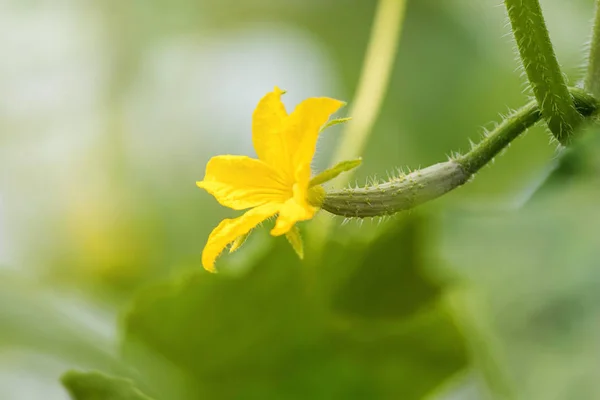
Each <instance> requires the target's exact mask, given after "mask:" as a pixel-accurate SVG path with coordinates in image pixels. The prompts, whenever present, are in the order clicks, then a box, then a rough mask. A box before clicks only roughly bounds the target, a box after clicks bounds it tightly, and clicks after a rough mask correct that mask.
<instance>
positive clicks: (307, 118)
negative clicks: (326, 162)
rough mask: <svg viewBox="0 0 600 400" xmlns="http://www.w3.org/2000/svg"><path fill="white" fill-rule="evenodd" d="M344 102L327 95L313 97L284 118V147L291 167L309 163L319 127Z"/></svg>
mask: <svg viewBox="0 0 600 400" xmlns="http://www.w3.org/2000/svg"><path fill="white" fill-rule="evenodd" d="M344 104H345V103H344V102H343V101H339V100H335V99H331V98H328V97H313V98H309V99H306V100H304V101H303V102H302V103H300V104H298V106H297V107H296V109H295V110H294V111H293V112H292V113H291V114H290V116H289V117H288V119H287V120H286V126H285V135H286V142H287V143H286V147H287V148H288V149H290V152H291V153H290V155H291V161H292V168H293V169H295V168H297V167H298V166H299V165H301V164H304V163H309V164H310V162H311V161H312V158H313V156H314V154H315V149H316V146H317V139H318V137H319V132H320V131H321V127H322V126H323V125H325V123H327V120H328V119H329V117H330V116H331V115H332V114H333V113H335V112H336V111H337V110H338V109H339V108H340V107H342V106H343V105H344Z"/></svg>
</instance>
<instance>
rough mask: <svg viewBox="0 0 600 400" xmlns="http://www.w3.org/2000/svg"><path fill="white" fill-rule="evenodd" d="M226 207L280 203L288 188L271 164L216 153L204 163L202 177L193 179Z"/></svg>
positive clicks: (237, 208) (286, 194)
mask: <svg viewBox="0 0 600 400" xmlns="http://www.w3.org/2000/svg"><path fill="white" fill-rule="evenodd" d="M196 184H197V185H198V187H200V188H202V189H206V191H207V192H209V193H210V194H212V195H213V196H215V198H216V199H217V201H218V202H219V203H221V204H222V205H224V206H225V207H229V208H233V209H234V210H243V209H246V208H251V207H256V206H260V205H262V204H265V203H268V202H277V203H282V202H284V201H285V199H287V198H289V197H290V195H291V193H290V188H289V187H288V186H286V185H284V184H283V178H281V176H280V175H279V174H278V173H277V171H275V170H274V169H273V168H272V167H271V166H269V165H268V164H265V163H264V162H262V161H260V160H256V159H254V158H250V157H245V156H217V157H213V158H211V159H210V161H209V162H208V164H207V165H206V174H205V176H204V180H203V181H201V182H196Z"/></svg>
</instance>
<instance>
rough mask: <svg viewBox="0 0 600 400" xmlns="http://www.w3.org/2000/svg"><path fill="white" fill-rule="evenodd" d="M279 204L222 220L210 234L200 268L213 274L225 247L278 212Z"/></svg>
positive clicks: (257, 208)
mask: <svg viewBox="0 0 600 400" xmlns="http://www.w3.org/2000/svg"><path fill="white" fill-rule="evenodd" d="M280 206H281V205H280V204H265V205H262V206H260V207H256V208H253V209H251V210H249V211H248V212H246V213H245V214H244V215H242V216H241V217H238V218H234V219H224V220H223V221H221V223H220V224H219V225H218V226H217V227H216V228H215V229H214V230H213V231H212V232H211V234H210V236H209V237H208V242H207V243H206V246H204V250H203V251H202V266H203V267H204V268H205V269H206V270H207V271H210V272H214V271H215V268H214V264H215V260H216V259H217V257H218V256H219V254H221V252H222V251H223V249H225V247H227V245H228V244H229V243H231V242H233V241H234V240H235V239H236V238H237V237H239V236H242V235H245V234H246V233H248V232H250V230H251V229H252V228H254V227H255V226H256V225H258V224H260V223H261V222H262V221H264V220H265V219H267V218H269V217H272V216H273V215H275V214H277V212H278V211H279V207H280Z"/></svg>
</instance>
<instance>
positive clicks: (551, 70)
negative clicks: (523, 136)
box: [504, 0, 583, 145]
mask: <svg viewBox="0 0 600 400" xmlns="http://www.w3.org/2000/svg"><path fill="white" fill-rule="evenodd" d="M504 3H505V5H506V9H507V11H508V17H509V19H510V24H511V26H512V30H513V34H514V36H515V40H516V42H517V47H518V49H519V54H520V56H521V61H522V63H523V67H524V68H525V72H526V73H527V78H528V79H529V83H530V84H531V87H532V89H533V93H534V95H535V98H536V100H537V103H538V105H539V106H540V111H541V113H542V116H543V118H544V120H546V123H547V124H548V128H550V131H551V132H552V134H553V135H554V137H555V138H556V139H557V140H558V141H559V142H560V143H561V144H563V145H567V144H568V143H569V142H570V140H571V138H572V136H573V133H574V129H575V128H576V127H577V125H578V124H579V123H580V122H581V121H582V120H583V118H582V116H581V115H580V114H579V113H578V112H577V110H576V109H575V106H574V105H573V99H572V97H571V96H570V94H569V90H568V88H567V84H566V82H565V79H564V77H563V74H562V72H561V70H560V65H559V64H558V60H557V59H556V55H555V54H554V48H553V47H552V42H551V41H550V35H549V33H548V29H547V28H546V22H545V20H544V16H543V14H542V9H541V7H540V3H539V0H505V1H504Z"/></svg>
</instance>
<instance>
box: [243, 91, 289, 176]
mask: <svg viewBox="0 0 600 400" xmlns="http://www.w3.org/2000/svg"><path fill="white" fill-rule="evenodd" d="M283 93H284V92H283V91H282V90H281V89H279V88H278V87H275V89H273V91H272V92H270V93H267V95H265V97H263V98H262V99H261V100H260V101H259V102H258V105H257V106H256V109H255V110H254V114H252V143H253V144H254V150H256V154H257V155H258V158H260V159H261V160H263V161H264V162H266V163H267V164H269V165H271V166H273V167H274V168H276V169H278V170H280V169H282V166H287V164H288V163H287V161H286V160H287V159H288V150H287V148H286V147H285V142H284V138H283V126H284V122H285V120H286V118H287V116H288V115H287V112H286V111H285V106H284V105H283V103H282V102H281V95H282V94H283Z"/></svg>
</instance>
